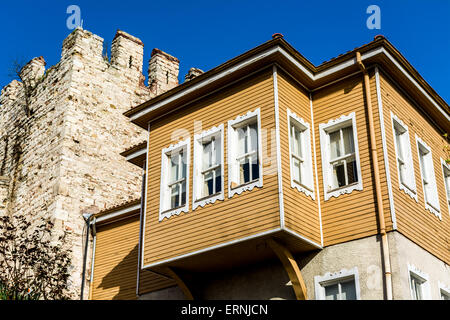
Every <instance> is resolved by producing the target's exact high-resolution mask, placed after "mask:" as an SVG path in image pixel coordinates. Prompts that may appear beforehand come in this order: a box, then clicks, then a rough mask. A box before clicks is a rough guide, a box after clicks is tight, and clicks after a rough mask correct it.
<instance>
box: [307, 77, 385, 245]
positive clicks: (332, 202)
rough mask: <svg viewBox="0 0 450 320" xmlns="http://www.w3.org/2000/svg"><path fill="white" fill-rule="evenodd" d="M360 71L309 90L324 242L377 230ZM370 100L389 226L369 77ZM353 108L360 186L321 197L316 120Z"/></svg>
mask: <svg viewBox="0 0 450 320" xmlns="http://www.w3.org/2000/svg"><path fill="white" fill-rule="evenodd" d="M362 80H363V77H362V74H359V75H356V76H354V77H351V78H348V79H345V80H343V81H340V82H338V83H336V84H333V85H331V86H328V87H325V88H323V89H321V90H318V91H316V92H314V93H313V110H314V130H315V137H316V156H317V158H316V161H317V169H318V174H319V190H320V201H321V209H322V228H323V237H324V246H329V245H333V244H337V243H341V242H346V241H350V240H355V239H358V238H362V237H366V236H372V235H375V234H377V233H378V221H377V212H376V197H375V184H374V179H373V175H372V166H371V154H370V148H369V140H370V139H369V136H368V133H369V124H368V118H367V111H366V106H365V101H364V96H365V94H364V86H363V81H362ZM370 85H371V95H372V97H371V101H372V105H373V109H374V125H375V131H376V140H377V147H378V148H377V151H378V160H379V166H380V173H381V186H382V189H383V191H382V192H383V194H384V197H383V206H384V209H385V223H386V226H387V230H390V229H392V221H391V216H390V210H389V198H388V191H387V182H386V175H385V171H384V160H383V149H382V141H381V130H380V121H379V114H378V105H377V99H376V88H375V79H374V76H373V74H372V76H371V78H370ZM352 112H355V115H356V127H357V137H358V147H359V156H360V166H361V173H362V181H363V190H361V191H359V190H354V191H353V192H352V193H350V194H343V195H340V196H338V197H331V198H330V199H329V200H327V201H324V186H323V173H322V154H321V144H320V132H319V124H321V123H328V121H330V120H334V119H337V118H339V117H341V116H343V115H349V114H350V113H352Z"/></svg>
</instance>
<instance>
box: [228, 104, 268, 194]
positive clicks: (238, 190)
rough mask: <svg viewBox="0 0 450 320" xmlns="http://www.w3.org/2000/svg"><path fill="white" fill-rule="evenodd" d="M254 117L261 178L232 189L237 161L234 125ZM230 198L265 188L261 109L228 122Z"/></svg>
mask: <svg viewBox="0 0 450 320" xmlns="http://www.w3.org/2000/svg"><path fill="white" fill-rule="evenodd" d="M253 117H256V119H257V120H256V121H257V126H258V162H259V165H258V166H259V178H258V180H255V181H253V182H251V183H247V184H244V185H242V186H238V187H236V188H231V182H232V181H231V177H232V176H233V173H232V167H233V166H234V164H235V161H234V160H233V159H232V157H233V155H234V151H233V148H232V146H234V145H235V141H233V138H234V132H235V129H234V128H233V126H234V125H237V124H239V123H241V122H244V121H246V120H249V119H251V118H253ZM227 148H228V154H227V156H228V198H231V197H232V196H233V195H234V194H236V193H237V194H241V193H242V192H244V191H250V190H253V188H254V187H258V188H262V186H263V171H262V161H263V158H262V143H261V112H260V109H259V108H257V109H256V110H255V111H249V112H247V114H245V115H239V116H237V117H236V118H235V119H233V120H229V121H228V143H227Z"/></svg>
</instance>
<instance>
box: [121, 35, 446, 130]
mask: <svg viewBox="0 0 450 320" xmlns="http://www.w3.org/2000/svg"><path fill="white" fill-rule="evenodd" d="M357 51H359V52H360V53H361V59H362V61H363V62H364V64H365V65H366V67H370V66H371V65H375V64H376V65H379V66H380V68H381V69H382V70H383V71H384V72H386V73H388V74H389V76H390V77H391V78H392V79H394V80H395V81H396V82H398V83H400V84H404V85H403V87H404V89H406V90H408V94H409V95H410V96H411V97H412V98H413V99H414V100H415V101H416V102H417V103H418V104H419V105H420V106H421V107H423V108H424V109H425V111H426V113H427V114H428V115H429V116H431V117H432V118H433V120H434V121H435V122H436V124H437V125H438V126H439V127H440V128H441V130H443V131H444V132H445V131H447V132H448V131H450V108H449V105H448V104H447V103H446V102H445V101H444V100H443V99H442V98H441V97H440V96H439V95H438V94H437V93H436V92H435V91H434V90H433V88H432V87H431V86H430V85H429V84H428V83H427V82H426V81H425V80H424V79H423V78H422V77H421V76H420V74H419V73H418V72H417V71H416V70H415V69H414V68H413V67H412V65H411V64H410V63H409V62H408V61H407V60H406V59H405V58H404V57H403V56H402V55H401V54H400V52H399V51H398V50H397V49H396V48H395V47H394V46H393V45H392V44H391V43H390V42H389V41H388V40H387V39H385V38H384V37H380V36H379V37H376V39H375V40H374V41H372V42H370V43H368V44H365V45H363V46H361V47H359V48H355V49H353V50H351V51H349V52H347V53H345V54H343V55H340V56H338V57H337V58H334V59H331V60H329V61H326V62H324V63H322V64H321V65H319V66H317V67H316V66H314V65H313V64H312V63H311V62H310V61H308V60H307V59H306V58H304V57H303V56H302V55H301V54H300V53H299V52H298V51H297V50H295V49H294V48H293V47H292V46H291V45H290V44H289V43H288V42H287V41H285V40H284V39H283V38H275V39H272V40H270V41H267V42H265V43H263V44H261V45H259V46H257V47H255V48H253V49H251V50H249V51H247V52H245V53H243V54H241V55H239V56H237V57H236V58H233V59H231V60H229V61H227V62H225V63H223V64H221V65H219V66H218V67H216V68H213V69H211V70H210V71H208V72H205V73H203V74H202V75H200V76H198V77H196V78H194V79H193V80H191V81H188V82H185V83H183V84H181V85H179V86H177V87H175V88H173V89H172V90H169V91H167V92H165V93H163V94H161V95H159V96H157V97H155V98H153V99H151V100H149V101H146V102H144V103H142V104H141V105H138V106H136V107H134V108H132V109H131V110H129V111H127V112H125V113H124V114H125V116H127V117H129V118H130V119H131V121H132V122H133V123H135V124H137V125H139V126H141V127H142V128H144V129H147V128H148V123H149V122H150V121H151V120H153V119H155V118H158V117H160V116H161V115H163V114H165V113H167V112H170V111H171V110H174V109H177V108H179V107H182V106H184V105H187V104H190V103H192V102H194V101H196V100H198V99H199V98H201V97H204V96H206V95H209V94H211V93H213V92H215V91H216V90H219V89H220V88H223V87H224V86H227V85H229V84H230V83H233V82H234V81H237V80H239V79H241V78H243V77H245V76H247V75H248V74H251V73H252V72H255V71H257V70H260V69H262V68H264V67H268V66H270V65H272V64H274V63H276V64H277V65H279V66H281V67H282V68H283V69H285V70H286V71H287V72H289V74H291V75H292V76H294V77H295V78H296V79H297V80H298V81H300V82H301V83H302V84H303V85H304V87H305V88H306V89H307V90H309V91H314V90H315V89H317V88H320V87H322V86H323V85H326V84H328V83H330V82H332V81H335V80H337V79H340V78H342V77H344V76H346V75H348V74H351V73H354V72H358V71H359V67H358V66H357V64H356V58H355V55H356V52H357Z"/></svg>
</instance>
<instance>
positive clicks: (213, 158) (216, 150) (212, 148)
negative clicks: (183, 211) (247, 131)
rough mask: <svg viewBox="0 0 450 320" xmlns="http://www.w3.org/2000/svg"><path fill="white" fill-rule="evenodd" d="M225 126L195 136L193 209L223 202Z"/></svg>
mask: <svg viewBox="0 0 450 320" xmlns="http://www.w3.org/2000/svg"><path fill="white" fill-rule="evenodd" d="M222 141H223V124H222V125H220V126H219V127H214V128H212V129H211V130H208V131H204V132H203V133H201V134H199V135H195V142H194V179H193V180H194V197H193V198H194V199H193V205H192V209H193V210H194V209H195V208H197V207H198V206H202V207H203V206H204V205H205V204H207V203H212V202H214V201H215V200H218V199H220V200H223V198H224V196H223V195H224V192H223V143H222Z"/></svg>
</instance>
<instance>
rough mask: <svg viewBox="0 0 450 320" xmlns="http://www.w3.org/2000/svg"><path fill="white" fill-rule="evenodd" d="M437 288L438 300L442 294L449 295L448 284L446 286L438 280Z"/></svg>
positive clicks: (449, 288)
mask: <svg viewBox="0 0 450 320" xmlns="http://www.w3.org/2000/svg"><path fill="white" fill-rule="evenodd" d="M438 288H439V299H440V300H443V299H442V296H443V295H445V296H448V297H450V287H449V286H446V285H444V284H443V283H442V282H440V281H438Z"/></svg>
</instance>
